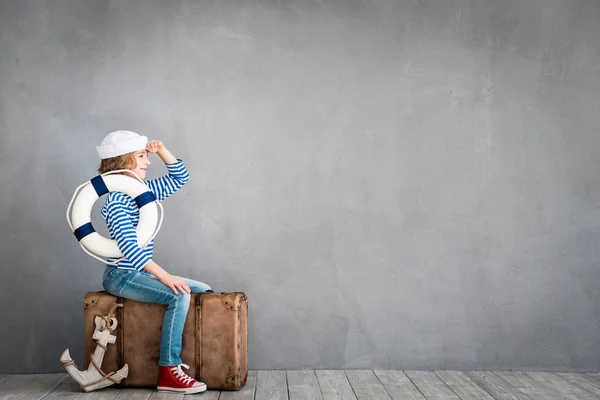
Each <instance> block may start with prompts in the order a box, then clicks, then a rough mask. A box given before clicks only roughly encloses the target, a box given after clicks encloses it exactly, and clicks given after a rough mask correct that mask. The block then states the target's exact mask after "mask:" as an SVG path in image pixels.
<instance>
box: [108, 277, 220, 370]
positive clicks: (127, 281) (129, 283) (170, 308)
mask: <svg viewBox="0 0 600 400" xmlns="http://www.w3.org/2000/svg"><path fill="white" fill-rule="evenodd" d="M181 279H182V280H184V281H185V283H187V284H188V286H189V287H190V289H191V290H192V293H203V292H206V291H208V290H211V289H210V286H208V285H207V284H206V283H202V282H197V281H193V280H191V279H185V278H181ZM102 286H103V287H104V290H106V291H107V292H108V293H110V294H112V295H113V296H120V297H124V298H126V299H131V300H136V301H141V302H144V303H154V304H164V305H166V306H167V312H166V314H165V318H164V320H163V327H162V336H161V340H160V358H159V360H158V364H159V365H162V366H170V365H177V364H181V356H180V354H181V342H182V337H183V325H184V324H185V318H186V317H187V312H188V310H189V308H190V301H191V296H190V295H189V294H187V293H186V294H181V293H179V294H175V293H174V292H173V291H172V290H171V288H169V287H168V286H167V285H165V284H163V283H162V282H161V281H159V280H158V278H156V277H155V276H154V275H151V274H149V273H148V272H146V271H141V272H138V271H133V270H127V269H119V268H115V267H110V266H107V267H106V270H105V271H104V279H103V280H102Z"/></svg>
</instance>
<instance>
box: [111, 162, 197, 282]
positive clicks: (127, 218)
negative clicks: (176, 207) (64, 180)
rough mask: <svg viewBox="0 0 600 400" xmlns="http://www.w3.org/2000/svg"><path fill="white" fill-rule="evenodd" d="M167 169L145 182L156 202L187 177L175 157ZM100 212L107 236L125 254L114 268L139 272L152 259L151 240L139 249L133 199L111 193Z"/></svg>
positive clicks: (121, 194) (137, 215)
mask: <svg viewBox="0 0 600 400" xmlns="http://www.w3.org/2000/svg"><path fill="white" fill-rule="evenodd" d="M167 171H168V172H169V173H168V174H167V175H165V176H162V177H160V178H157V179H151V180H149V181H146V185H148V187H149V188H150V190H151V191H152V193H154V196H156V199H157V200H158V201H163V200H164V199H166V198H167V197H169V196H170V195H172V194H173V193H175V192H176V191H177V190H179V189H180V188H181V187H182V186H183V185H184V184H185V183H186V182H187V181H188V180H189V179H190V174H189V173H188V171H187V169H186V168H185V165H184V164H183V161H181V160H179V159H178V160H177V162H175V163H173V164H167ZM100 213H101V214H102V216H103V217H104V220H105V221H106V225H107V226H108V231H109V233H110V237H111V238H112V239H114V240H116V241H117V245H118V246H119V250H121V253H123V256H124V257H125V259H123V260H121V261H120V262H119V263H118V264H117V268H122V269H133V270H137V271H141V270H142V269H143V268H144V266H145V265H146V264H147V263H148V262H149V261H150V260H152V252H153V249H154V239H152V241H151V242H150V243H148V245H147V246H146V247H145V248H143V249H142V248H141V247H140V246H139V244H138V241H137V234H136V232H135V227H136V226H137V224H138V222H139V220H140V210H139V209H138V207H137V205H136V204H135V202H134V201H133V199H132V198H131V197H129V196H128V195H126V194H124V193H122V192H111V193H109V194H108V196H107V199H106V202H105V203H104V206H103V207H102V210H101V211H100ZM115 260H117V259H115V258H111V259H109V261H111V262H112V261H115Z"/></svg>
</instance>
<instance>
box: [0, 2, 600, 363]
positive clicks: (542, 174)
mask: <svg viewBox="0 0 600 400" xmlns="http://www.w3.org/2000/svg"><path fill="white" fill-rule="evenodd" d="M0 33H1V35H0V135H1V136H0V138H1V142H0V183H1V190H0V223H1V226H2V229H1V230H0V255H1V256H2V267H1V268H2V274H1V283H0V289H1V290H0V303H1V304H2V305H3V309H4V311H3V313H2V317H1V318H0V321H1V323H0V324H1V326H2V327H1V329H0V339H1V342H2V346H1V348H2V350H1V357H0V373H20V372H51V371H60V370H61V368H60V366H59V364H58V357H59V355H60V353H61V352H62V351H63V350H64V349H65V348H69V349H71V352H72V354H73V356H74V358H75V359H76V361H78V363H79V365H81V362H82V358H83V354H82V353H83V351H82V345H83V328H82V324H81V321H82V317H83V310H82V299H83V296H84V293H85V292H87V291H90V290H99V289H100V288H101V286H100V283H101V274H102V271H103V266H102V265H101V264H100V263H98V262H97V261H95V260H93V259H91V258H90V257H88V256H87V255H85V254H84V253H83V252H82V251H81V249H80V248H79V246H78V245H77V242H76V240H75V239H74V237H73V235H72V234H71V232H70V231H69V229H68V227H67V223H66V220H65V209H66V207H67V204H68V202H69V200H70V198H71V195H72V194H73V191H74V190H75V188H76V187H77V186H78V185H79V184H81V183H82V182H84V181H86V180H88V179H90V178H91V177H92V176H94V174H95V168H96V166H97V164H98V159H97V155H96V152H95V146H96V145H97V144H99V142H100V141H101V140H102V138H103V137H104V135H105V134H107V133H108V132H110V131H112V130H116V129H131V130H134V131H137V132H139V133H142V134H145V135H147V136H149V137H151V138H158V139H161V140H163V141H164V142H165V144H166V145H167V146H168V147H169V148H170V149H171V150H172V151H173V153H175V154H176V155H177V156H178V157H181V158H183V159H184V160H185V161H186V163H187V166H188V168H189V170H190V173H191V175H192V179H191V180H190V182H189V183H188V185H187V186H186V187H185V188H184V189H182V191H181V192H180V193H178V194H177V195H176V196H175V197H173V198H172V199H169V200H168V201H166V202H165V204H164V205H165V212H166V219H165V223H164V225H163V228H162V230H161V232H160V233H159V235H158V239H157V244H156V255H155V260H156V261H157V262H158V263H159V264H161V265H163V266H164V267H165V268H166V269H167V270H169V271H171V272H172V273H175V274H179V275H184V276H188V277H191V278H195V279H199V280H204V281H206V282H208V283H210V284H211V285H212V286H213V287H214V288H215V289H216V290H219V291H245V292H247V293H248V296H249V299H250V307H251V317H250V350H249V353H250V354H249V356H250V367H251V368H254V369H263V368H264V369H267V368H288V369H291V368H307V367H308V368H416V369H418V368H457V369H480V368H485V369H488V368H494V369H506V368H527V369H546V370H578V371H583V370H598V369H600V334H599V332H600V315H599V314H598V312H599V311H598V306H599V305H600V304H599V303H600V298H599V291H598V287H599V284H600V272H599V271H598V267H599V260H600V246H599V243H600V96H599V93H600V3H599V2H598V1H595V0H581V1H574V0H486V1H484V0H448V1H441V0H440V1H436V0H419V1H408V0H406V1H392V0H360V1H359V0H354V1H350V0H348V1H342V0H339V1H310V0H305V1H266V0H265V1H261V0H246V1H241V0H240V1H229V0H221V1H181V0H178V1H166V0H165V1H141V0H140V1H75V0H74V1H64V0H63V1H60V0H59V1H42V0H40V1H20V0H12V1H6V0H3V1H1V2H0ZM163 172H164V167H162V166H161V165H160V161H159V160H158V159H157V158H156V159H155V161H154V163H153V165H152V167H151V176H157V175H159V174H162V173H163ZM98 208H99V207H98Z"/></svg>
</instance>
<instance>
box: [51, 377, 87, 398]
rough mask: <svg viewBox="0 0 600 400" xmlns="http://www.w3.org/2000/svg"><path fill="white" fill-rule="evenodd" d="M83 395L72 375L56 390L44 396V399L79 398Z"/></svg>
mask: <svg viewBox="0 0 600 400" xmlns="http://www.w3.org/2000/svg"><path fill="white" fill-rule="evenodd" d="M82 395H83V391H82V390H81V388H80V387H79V384H78V383H77V382H75V380H74V379H72V378H71V377H68V378H66V379H65V380H64V381H62V383H61V384H60V385H58V386H57V387H56V388H55V389H54V390H52V391H51V392H50V393H48V394H47V395H46V396H44V397H43V399H44V400H56V399H61V400H77V399H79V398H80V397H81V396H82Z"/></svg>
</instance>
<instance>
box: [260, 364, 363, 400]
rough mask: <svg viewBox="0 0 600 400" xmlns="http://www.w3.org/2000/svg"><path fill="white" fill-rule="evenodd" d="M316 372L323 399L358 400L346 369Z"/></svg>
mask: <svg viewBox="0 0 600 400" xmlns="http://www.w3.org/2000/svg"><path fill="white" fill-rule="evenodd" d="M315 373H316V374H317V381H318V382H319V386H320V387H321V395H322V396H323V400H342V399H343V400H357V399H356V396H355V395H354V392H353V391H352V386H350V382H348V378H346V374H344V371H339V370H317V371H315ZM257 400H258V399H257Z"/></svg>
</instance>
